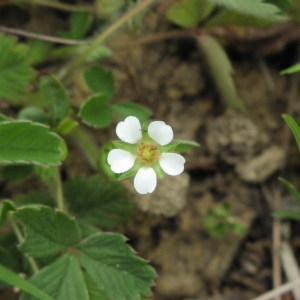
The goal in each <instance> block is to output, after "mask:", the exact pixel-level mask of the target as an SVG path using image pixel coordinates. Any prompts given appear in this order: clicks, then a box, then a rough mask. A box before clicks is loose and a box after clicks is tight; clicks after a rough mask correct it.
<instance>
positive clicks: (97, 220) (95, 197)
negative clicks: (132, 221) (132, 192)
mask: <svg viewBox="0 0 300 300" xmlns="http://www.w3.org/2000/svg"><path fill="white" fill-rule="evenodd" d="M64 194H65V199H66V201H67V203H68V207H69V209H70V210H71V211H72V212H73V213H74V214H75V215H76V217H77V218H78V219H79V220H80V221H83V222H85V223H87V224H90V225H94V226H97V227H100V228H110V227H113V226H115V225H117V224H119V223H120V222H123V221H124V220H126V219H127V218H128V216H130V215H131V213H132V211H133V205H132V204H131V203H129V202H128V201H127V199H126V198H125V196H124V191H123V190H122V189H121V186H120V185H119V184H118V183H116V182H107V181H105V180H104V179H103V178H101V177H100V176H93V177H91V178H88V179H87V178H84V177H76V178H74V179H72V180H70V181H68V182H66V184H65V186H64Z"/></svg>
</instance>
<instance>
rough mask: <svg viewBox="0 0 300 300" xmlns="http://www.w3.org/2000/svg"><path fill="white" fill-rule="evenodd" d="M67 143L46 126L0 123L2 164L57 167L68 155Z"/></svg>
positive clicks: (28, 123) (29, 123) (0, 156)
mask: <svg viewBox="0 0 300 300" xmlns="http://www.w3.org/2000/svg"><path fill="white" fill-rule="evenodd" d="M65 151H66V144H65V142H64V141H63V140H62V139H61V138H60V137H59V136H58V135H57V134H55V133H54V132H52V131H50V129H49V128H48V127H46V126H44V125H41V124H39V123H33V122H25V121H11V122H1V123H0V163H33V164H37V165H45V166H50V165H57V164H59V163H60V162H61V161H62V160H63V159H64V158H65V155H66V152H65Z"/></svg>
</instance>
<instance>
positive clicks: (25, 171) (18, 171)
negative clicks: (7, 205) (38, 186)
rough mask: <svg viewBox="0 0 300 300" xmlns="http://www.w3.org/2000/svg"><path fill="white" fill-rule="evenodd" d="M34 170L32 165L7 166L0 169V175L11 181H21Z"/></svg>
mask: <svg viewBox="0 0 300 300" xmlns="http://www.w3.org/2000/svg"><path fill="white" fill-rule="evenodd" d="M33 170H34V168H33V165H28V164H25V165H22V164H18V165H7V166H3V168H2V169H1V172H0V173H1V175H2V176H3V177H4V178H5V179H7V180H11V181H16V180H21V179H24V178H25V177H27V176H28V175H29V174H30V173H32V172H33Z"/></svg>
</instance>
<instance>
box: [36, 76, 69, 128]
mask: <svg viewBox="0 0 300 300" xmlns="http://www.w3.org/2000/svg"><path fill="white" fill-rule="evenodd" d="M40 96H41V99H42V101H43V103H44V105H45V107H46V108H47V111H48V114H49V119H50V124H51V125H52V126H55V125H57V124H58V123H59V122H60V121H61V120H62V119H63V118H64V117H66V116H67V114H68V112H69V108H70V107H69V97H68V94H67V91H66V89H65V88H64V86H63V85H62V83H61V82H60V81H59V80H58V79H57V78H56V77H54V76H44V77H42V78H41V83H40Z"/></svg>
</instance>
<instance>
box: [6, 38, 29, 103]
mask: <svg viewBox="0 0 300 300" xmlns="http://www.w3.org/2000/svg"><path fill="white" fill-rule="evenodd" d="M0 53H1V55H0V87H1V89H0V98H4V99H7V100H9V101H11V102H12V103H19V102H20V101H21V100H22V97H23V95H24V93H25V91H26V87H27V86H28V84H29V83H30V82H31V81H32V80H33V78H34V75H35V73H34V72H33V70H32V69H31V68H30V65H29V60H28V56H29V53H28V49H27V47H26V46H25V45H23V44H20V43H17V42H16V41H15V40H14V39H13V38H11V37H8V36H5V35H3V34H1V33H0Z"/></svg>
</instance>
